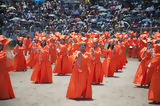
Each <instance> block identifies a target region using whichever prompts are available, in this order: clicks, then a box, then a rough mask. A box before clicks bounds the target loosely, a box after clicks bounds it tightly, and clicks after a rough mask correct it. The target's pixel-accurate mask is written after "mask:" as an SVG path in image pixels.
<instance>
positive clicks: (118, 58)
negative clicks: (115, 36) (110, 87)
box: [114, 44, 123, 71]
mask: <svg viewBox="0 0 160 106" xmlns="http://www.w3.org/2000/svg"><path fill="white" fill-rule="evenodd" d="M121 55H122V49H121V46H120V44H117V45H116V46H115V56H114V58H115V59H116V61H115V59H114V63H115V65H116V69H115V71H116V70H122V68H123V63H122V56H121Z"/></svg>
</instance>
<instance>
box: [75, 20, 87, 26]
mask: <svg viewBox="0 0 160 106" xmlns="http://www.w3.org/2000/svg"><path fill="white" fill-rule="evenodd" d="M77 24H82V25H85V24H86V23H85V22H82V21H79V22H77Z"/></svg>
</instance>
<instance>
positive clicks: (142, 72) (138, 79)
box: [133, 48, 151, 85]
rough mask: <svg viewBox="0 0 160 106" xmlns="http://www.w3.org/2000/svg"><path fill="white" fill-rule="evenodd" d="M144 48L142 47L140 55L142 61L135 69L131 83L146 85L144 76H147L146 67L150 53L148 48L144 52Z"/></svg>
mask: <svg viewBox="0 0 160 106" xmlns="http://www.w3.org/2000/svg"><path fill="white" fill-rule="evenodd" d="M145 50H146V48H144V49H142V51H141V53H142V54H141V57H142V61H141V63H140V64H139V67H138V69H137V72H136V75H135V77H134V80H133V83H135V84H141V85H146V84H147V83H146V76H147V68H148V64H149V63H150V61H151V60H150V59H151V54H150V52H149V50H147V51H146V52H145Z"/></svg>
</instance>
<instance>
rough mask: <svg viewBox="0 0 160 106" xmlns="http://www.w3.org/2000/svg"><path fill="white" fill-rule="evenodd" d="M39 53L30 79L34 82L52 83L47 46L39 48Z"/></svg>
mask: <svg viewBox="0 0 160 106" xmlns="http://www.w3.org/2000/svg"><path fill="white" fill-rule="evenodd" d="M40 50H41V53H39V56H37V62H36V64H35V67H34V70H33V73H32V76H31V80H32V81H33V82H36V83H52V66H51V63H50V61H49V49H48V46H45V47H43V48H40Z"/></svg>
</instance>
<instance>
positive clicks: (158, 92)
mask: <svg viewBox="0 0 160 106" xmlns="http://www.w3.org/2000/svg"><path fill="white" fill-rule="evenodd" d="M152 65H153V67H155V69H154V72H153V75H152V79H151V84H150V87H149V92H148V100H153V101H155V102H160V85H159V82H160V54H159V53H157V54H155V55H154V57H153V60H152Z"/></svg>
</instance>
